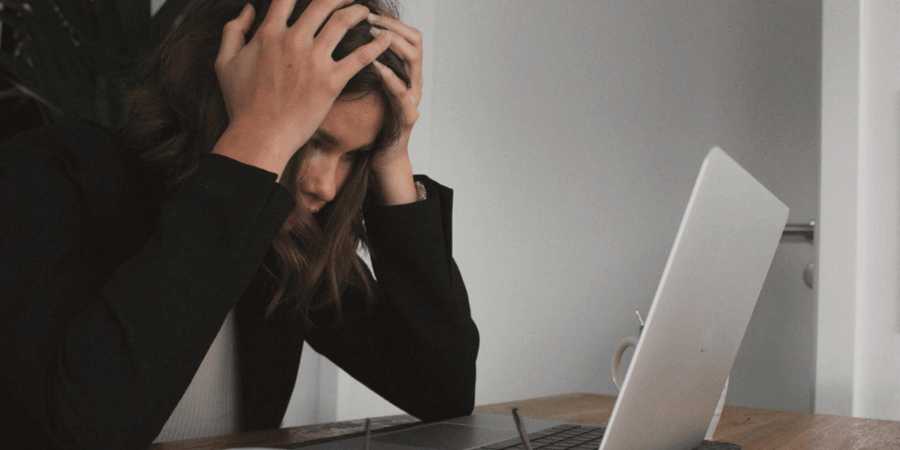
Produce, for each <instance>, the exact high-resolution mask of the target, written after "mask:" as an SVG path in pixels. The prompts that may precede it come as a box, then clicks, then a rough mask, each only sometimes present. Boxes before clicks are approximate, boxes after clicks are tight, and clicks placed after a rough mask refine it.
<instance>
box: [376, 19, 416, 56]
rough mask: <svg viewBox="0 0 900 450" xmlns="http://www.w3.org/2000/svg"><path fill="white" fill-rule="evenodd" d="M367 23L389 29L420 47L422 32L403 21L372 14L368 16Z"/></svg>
mask: <svg viewBox="0 0 900 450" xmlns="http://www.w3.org/2000/svg"><path fill="white" fill-rule="evenodd" d="M369 23H371V24H372V25H378V26H380V27H382V28H384V29H386V30H391V31H393V32H394V33H397V34H398V35H400V36H401V37H402V38H403V39H405V40H406V41H408V42H409V43H410V44H412V45H414V46H417V47H420V48H421V47H422V33H421V32H420V31H419V30H417V29H415V28H413V27H411V26H409V25H407V24H405V23H403V22H401V21H399V20H397V19H394V18H393V17H388V16H381V15H378V14H372V15H370V16H369Z"/></svg>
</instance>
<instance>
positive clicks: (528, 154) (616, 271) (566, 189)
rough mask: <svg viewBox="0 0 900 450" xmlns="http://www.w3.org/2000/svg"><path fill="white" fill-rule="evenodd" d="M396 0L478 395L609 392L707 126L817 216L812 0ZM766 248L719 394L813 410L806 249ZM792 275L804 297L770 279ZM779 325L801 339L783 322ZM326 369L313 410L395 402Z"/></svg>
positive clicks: (706, 141)
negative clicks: (413, 44) (616, 359)
mask: <svg viewBox="0 0 900 450" xmlns="http://www.w3.org/2000/svg"><path fill="white" fill-rule="evenodd" d="M405 4H406V5H407V8H408V10H409V11H408V12H410V13H412V14H409V15H408V16H407V17H406V19H407V21H408V22H410V23H411V24H412V25H414V26H417V27H420V28H424V29H423V32H424V34H425V39H426V41H425V42H426V43H430V44H429V45H430V48H426V51H428V50H430V51H429V52H428V55H429V58H430V60H429V64H431V67H428V66H426V76H427V77H429V78H428V79H429V80H431V81H430V82H431V83H433V85H432V86H431V87H430V88H429V89H426V93H425V95H426V99H430V101H431V103H430V104H429V105H427V107H424V108H423V111H422V112H423V117H422V119H421V120H420V123H419V124H418V125H417V127H416V134H419V133H422V136H424V138H422V140H421V141H420V143H421V144H422V145H424V146H425V148H424V152H422V149H421V148H416V149H415V150H414V152H416V154H415V155H414V163H416V165H417V167H416V168H417V170H427V171H428V172H429V174H430V175H432V176H433V177H434V178H435V179H437V180H439V181H441V182H443V183H445V184H448V185H450V186H451V187H454V188H455V190H456V202H455V208H456V209H455V211H454V231H455V233H454V234H455V236H454V247H455V249H454V251H455V254H456V257H457V260H458V262H459V264H460V267H461V270H462V272H463V276H464V278H465V280H466V284H467V286H468V289H469V294H470V298H471V301H472V308H473V313H474V315H475V319H476V321H477V322H478V324H479V326H480V329H481V332H482V348H481V353H480V356H479V365H478V368H479V382H478V390H477V401H478V403H489V402H496V401H504V400H513V399H517V398H524V397H532V396H537V395H549V394H557V393H563V392H601V393H613V392H614V388H613V386H612V383H611V381H610V380H609V375H608V370H609V369H608V367H609V360H610V358H611V357H612V353H613V351H614V349H615V345H616V343H617V342H618V341H619V339H621V338H622V337H625V336H628V335H634V334H635V333H637V321H636V318H635V316H634V310H635V309H639V310H641V311H642V313H646V311H647V309H648V308H649V304H650V301H651V299H652V296H653V293H654V291H655V289H656V285H657V283H658V281H659V277H660V275H661V271H662V269H663V266H664V264H665V261H666V257H667V255H668V252H669V249H670V247H671V243H672V241H673V239H674V237H675V233H676V231H677V227H678V223H679V221H680V218H681V215H682V213H683V211H684V207H685V205H686V202H687V198H688V195H689V193H690V189H691V186H692V185H693V180H694V178H695V176H696V174H697V170H698V169H699V164H700V161H701V160H702V158H703V156H705V153H706V151H707V150H708V149H709V148H710V147H711V146H713V145H720V146H722V147H723V148H724V149H725V150H726V151H728V152H729V153H731V154H732V155H733V156H734V157H735V158H736V159H737V160H738V162H740V163H741V164H743V165H744V166H745V167H746V168H747V169H748V170H750V171H751V172H752V173H754V174H755V175H757V176H758V177H759V178H760V179H761V181H762V182H763V183H764V184H766V185H767V186H769V187H770V188H771V189H772V190H773V191H774V192H775V193H776V195H778V196H779V197H780V198H782V199H783V201H785V202H786V203H787V204H788V205H789V206H790V207H791V208H792V216H791V221H794V222H807V221H809V220H810V219H813V218H815V217H816V216H817V205H818V200H817V199H818V195H817V190H818V147H819V144H818V142H819V141H818V140H819V112H818V111H819V95H820V88H819V84H818V83H819V73H820V72H819V71H820V66H819V63H820V60H819V43H820V42H819V39H820V34H819V33H820V29H819V27H820V20H821V19H820V10H819V3H818V2H817V1H815V0H809V1H805V2H787V3H786V4H785V2H774V1H773V2H707V1H687V2H685V1H680V2H657V1H593V2H590V1H574V0H573V1H558V2H546V1H539V0H515V1H513V0H505V1H501V0H492V1H485V0H457V1H454V2H434V1H424V2H422V1H421V0H415V1H407V2H405ZM417 12H418V13H419V14H418V15H417ZM429 14H430V16H429ZM429 17H430V19H429ZM423 106H424V105H423ZM779 254H780V256H777V257H776V261H777V262H776V264H777V267H778V268H779V269H778V270H779V271H778V273H776V275H775V276H774V277H773V276H770V278H775V279H776V282H775V284H774V286H775V287H767V288H766V290H768V294H764V295H768V300H766V301H765V302H763V300H761V302H762V303H761V304H763V306H762V307H760V308H758V313H759V315H760V317H763V319H761V320H757V319H755V320H757V323H756V325H753V324H751V327H752V328H754V329H755V331H753V330H751V331H753V332H754V333H755V334H756V335H757V340H756V344H755V346H752V345H751V346H750V347H748V348H749V350H746V349H744V348H742V353H743V354H744V356H743V357H742V358H739V360H741V361H743V362H742V363H741V366H742V367H743V369H742V372H741V375H742V376H738V377H736V378H737V381H736V382H735V378H733V382H732V385H731V391H732V394H731V395H730V396H729V399H730V401H732V403H734V402H735V401H737V402H738V403H745V404H747V403H750V402H753V401H754V398H756V397H761V398H762V400H760V401H765V402H770V403H766V405H765V406H776V407H778V406H781V405H779V404H774V405H773V404H772V403H771V402H777V401H779V400H780V397H783V398H788V399H789V400H788V403H787V406H783V408H784V409H799V410H809V409H811V404H812V385H813V382H814V381H813V375H814V373H813V372H814V350H813V349H814V347H815V328H814V327H815V321H814V317H815V303H814V297H812V294H803V293H804V292H809V291H808V289H807V288H805V287H798V286H802V281H801V274H802V270H803V268H804V267H805V266H806V264H808V263H809V262H810V261H812V259H813V257H814V256H813V253H812V247H810V246H808V245H807V244H800V245H793V246H788V247H784V248H783V249H779ZM770 284H771V283H770ZM785 286H787V287H785ZM794 291H796V292H800V293H801V294H803V295H807V296H808V297H809V299H806V300H803V301H794V302H791V300H792V299H791V298H785V297H790V296H792V295H793V292H794ZM785 292H788V293H787V294H786V293H785ZM785 305H786V306H787V307H788V310H787V312H785ZM759 310H761V312H759ZM793 328H799V329H800V333H799V335H800V336H801V337H800V338H799V339H793V338H789V337H785V333H792V332H795V331H796V330H792V329H793ZM773 347H774V348H773ZM785 349H787V350H785ZM307 362H308V358H306V357H305V358H304V363H303V364H304V365H306V364H307ZM326 366H327V365H326ZM736 367H737V365H736ZM327 370H332V369H327ZM318 373H324V372H321V370H320V371H319V372H318ZM766 374H778V377H780V378H777V377H776V378H775V379H776V381H777V383H778V386H776V387H775V389H774V390H773V389H772V387H771V386H772V384H773V382H771V379H772V378H766V376H767V375H766ZM327 377H332V378H330V379H334V377H335V376H334V375H327ZM336 377H337V380H338V382H337V383H336V386H333V385H332V386H330V387H323V388H321V392H322V393H323V396H324V397H328V396H334V397H333V398H334V400H329V401H326V402H325V403H328V404H331V405H337V406H336V407H334V406H332V407H330V408H331V409H330V411H329V412H327V414H325V415H322V413H320V415H319V418H320V419H321V420H332V419H335V418H354V417H363V416H367V415H376V414H383V413H389V412H391V411H393V410H392V408H390V407H388V406H386V405H384V404H383V402H381V403H380V402H379V401H378V400H375V399H373V398H372V397H371V396H370V395H368V394H363V393H362V392H364V388H361V387H360V386H358V385H356V384H354V383H353V382H351V381H350V380H348V379H347V378H346V376H345V375H337V376H336ZM301 385H302V386H301V387H305V388H307V389H308V388H309V386H310V384H305V383H301ZM313 385H314V384H313ZM760 386H762V387H763V388H765V389H766V392H761V390H760V389H759V388H760ZM784 392H788V393H789V394H790V395H788V394H784V395H782V394H783V393H784ZM795 392H796V393H799V394H796V393H795ZM792 396H794V397H792ZM781 401H784V400H781ZM316 404H317V405H321V404H322V401H321V400H320V401H318V403H316ZM296 407H297V406H292V408H296ZM326 409H327V408H326ZM320 410H321V408H320Z"/></svg>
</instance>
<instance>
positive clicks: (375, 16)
mask: <svg viewBox="0 0 900 450" xmlns="http://www.w3.org/2000/svg"><path fill="white" fill-rule="evenodd" d="M366 20H368V21H369V23H378V14H375V13H369V17H367V18H366Z"/></svg>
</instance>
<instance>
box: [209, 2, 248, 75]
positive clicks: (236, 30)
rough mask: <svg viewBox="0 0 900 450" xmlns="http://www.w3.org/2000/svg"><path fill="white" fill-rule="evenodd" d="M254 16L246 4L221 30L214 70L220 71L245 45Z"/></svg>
mask: <svg viewBox="0 0 900 450" xmlns="http://www.w3.org/2000/svg"><path fill="white" fill-rule="evenodd" d="M255 15H256V11H255V10H254V9H253V6H251V5H250V4H249V3H248V4H246V5H244V9H242V10H241V14H240V15H239V16H237V18H235V19H234V20H232V21H230V22H228V23H227V24H225V28H224V29H223V30H222V45H221V46H220V47H219V54H218V55H217V56H216V70H221V69H222V66H223V65H224V64H226V63H227V62H228V61H231V58H234V55H236V54H237V53H238V52H239V51H240V50H241V49H242V48H244V45H246V44H247V40H246V36H247V32H249V31H250V26H251V25H252V24H253V17H254V16H255Z"/></svg>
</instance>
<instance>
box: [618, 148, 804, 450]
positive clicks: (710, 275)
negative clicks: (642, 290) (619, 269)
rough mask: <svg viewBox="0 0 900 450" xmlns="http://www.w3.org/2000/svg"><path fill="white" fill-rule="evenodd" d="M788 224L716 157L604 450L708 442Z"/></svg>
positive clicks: (683, 229) (776, 205)
mask: <svg viewBox="0 0 900 450" xmlns="http://www.w3.org/2000/svg"><path fill="white" fill-rule="evenodd" d="M787 216H788V208H787V206H785V205H784V204H783V203H782V202H781V201H779V200H778V199H777V198H776V197H775V196H774V195H772V194H771V193H770V192H769V191H768V190H766V188H765V187H763V185H762V184H760V183H759V182H758V181H756V180H755V179H754V178H753V177H752V176H751V175H750V174H749V173H747V172H746V171H745V170H744V169H743V168H741V167H740V166H739V165H738V164H737V163H736V162H734V160H732V159H731V158H730V157H729V156H728V155H726V154H725V152H723V151H722V150H721V149H719V148H714V149H712V150H711V151H710V152H709V154H708V155H707V157H706V159H705V160H704V162H703V165H702V166H701V168H700V174H699V175H698V178H697V181H696V184H695V185H694V189H693V192H692V194H691V197H690V200H689V201H688V206H687V211H686V212H685V214H684V217H683V218H682V221H681V226H680V228H679V230H678V234H677V236H676V238H675V243H674V245H673V247H672V251H671V253H670V255H669V260H668V262H667V264H666V267H665V270H664V271H663V275H662V279H661V281H660V283H659V287H658V288H657V291H656V295H655V297H654V299H653V303H652V304H651V306H650V311H649V313H648V315H647V320H646V323H645V326H644V329H643V331H642V333H641V336H640V338H639V340H638V344H637V346H636V347H635V351H634V355H633V357H632V362H631V365H630V367H629V369H628V372H627V374H626V376H625V380H624V382H623V385H622V390H621V392H620V393H619V396H618V399H617V401H616V405H615V407H614V408H613V412H612V415H611V416H610V420H609V423H608V426H607V430H606V434H605V435H604V438H603V442H602V444H601V445H600V450H620V449H637V448H646V449H660V450H668V449H671V450H685V449H691V448H694V447H695V446H697V445H698V444H699V443H700V442H702V441H703V437H704V435H705V434H706V431H707V428H708V427H709V424H710V420H711V419H712V417H713V414H714V412H715V409H716V405H717V403H718V400H719V397H720V396H721V393H722V389H723V387H724V385H725V381H726V379H727V378H728V375H729V373H730V372H731V366H732V364H733V363H734V359H735V356H736V355H737V352H738V349H739V347H740V345H741V341H742V339H743V337H744V332H745V331H746V329H747V324H748V323H749V321H750V316H751V314H752V312H753V309H754V307H755V305H756V300H757V298H758V297H759V293H760V291H761V290H762V286H763V282H764V281H765V278H766V274H767V273H768V270H769V266H770V264H771V263H772V258H773V257H774V255H775V249H776V247H777V246H778V242H779V240H780V239H781V234H782V232H783V230H784V225H785V221H786V220H787Z"/></svg>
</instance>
